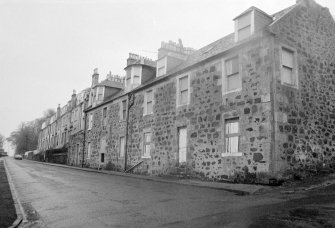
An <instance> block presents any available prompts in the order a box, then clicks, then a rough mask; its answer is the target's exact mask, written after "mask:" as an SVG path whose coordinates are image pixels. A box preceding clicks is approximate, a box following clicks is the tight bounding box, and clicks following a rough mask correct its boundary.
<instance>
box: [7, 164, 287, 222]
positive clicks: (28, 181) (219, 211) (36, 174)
mask: <svg viewBox="0 0 335 228" xmlns="http://www.w3.org/2000/svg"><path fill="white" fill-rule="evenodd" d="M7 167H8V170H9V173H10V175H11V177H12V180H13V182H14V185H15V188H16V191H17V194H18V198H19V200H20V201H21V203H22V206H23V208H24V211H25V213H26V214H27V220H28V221H27V222H26V223H25V224H24V227H247V226H248V225H249V224H251V223H252V220H253V218H255V217H257V216H260V215H263V216H264V215H266V214H267V213H270V212H271V210H269V208H272V207H271V206H268V207H267V209H266V210H264V209H263V206H262V205H272V204H275V203H279V202H282V201H283V199H281V198H278V197H264V196H261V195H259V196H239V195H235V194H234V193H232V192H227V191H224V190H215V189H207V188H198V187H192V186H184V185H176V184H168V183H160V182H154V181H148V180H142V179H136V178H129V177H121V176H115V175H106V174H101V173H93V172H85V171H82V170H75V169H69V168H63V167H55V166H48V165H44V164H40V163H35V162H32V161H27V160H22V161H21V160H14V159H11V158H7Z"/></svg>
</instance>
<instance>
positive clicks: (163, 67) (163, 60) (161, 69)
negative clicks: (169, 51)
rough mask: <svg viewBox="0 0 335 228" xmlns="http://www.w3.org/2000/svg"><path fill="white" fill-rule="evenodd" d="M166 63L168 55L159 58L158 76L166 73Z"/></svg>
mask: <svg viewBox="0 0 335 228" xmlns="http://www.w3.org/2000/svg"><path fill="white" fill-rule="evenodd" d="M166 63H167V56H165V57H164V58H161V59H159V60H157V72H156V75H157V77H159V76H162V75H164V74H166Z"/></svg>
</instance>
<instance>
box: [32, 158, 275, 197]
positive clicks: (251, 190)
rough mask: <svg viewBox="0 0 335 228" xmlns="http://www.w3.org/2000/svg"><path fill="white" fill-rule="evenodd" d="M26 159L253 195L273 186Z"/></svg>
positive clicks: (84, 169) (78, 168)
mask: <svg viewBox="0 0 335 228" xmlns="http://www.w3.org/2000/svg"><path fill="white" fill-rule="evenodd" d="M27 161H29V162H36V163H39V164H43V165H49V166H56V167H63V168H69V169H76V170H82V171H85V172H94V173H103V174H108V175H117V176H122V177H130V178H137V179H142V180H149V181H156V182H162V183H170V184H180V185H188V186H194V187H201V188H211V189H218V190H225V191H229V192H234V193H236V194H240V195H253V194H258V193H264V192H269V191H271V190H272V189H273V187H270V186H266V185H255V184H237V183H228V182H214V181H202V180H197V179H180V178H174V177H170V176H165V177H164V176H146V175H137V174H131V173H123V172H116V171H108V170H97V169H91V168H81V167H76V166H68V165H62V164H55V163H47V162H38V161H32V160H27Z"/></svg>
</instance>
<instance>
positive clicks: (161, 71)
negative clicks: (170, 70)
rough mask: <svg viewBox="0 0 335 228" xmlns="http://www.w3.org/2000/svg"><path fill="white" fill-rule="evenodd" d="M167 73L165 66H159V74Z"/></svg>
mask: <svg viewBox="0 0 335 228" xmlns="http://www.w3.org/2000/svg"><path fill="white" fill-rule="evenodd" d="M164 74H165V67H160V68H158V73H157V76H162V75H164Z"/></svg>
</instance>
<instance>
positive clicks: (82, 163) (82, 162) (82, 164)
mask: <svg viewBox="0 0 335 228" xmlns="http://www.w3.org/2000/svg"><path fill="white" fill-rule="evenodd" d="M86 118H87V113H86V112H85V115H84V139H83V159H82V161H81V167H82V168H84V159H85V143H86Z"/></svg>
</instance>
